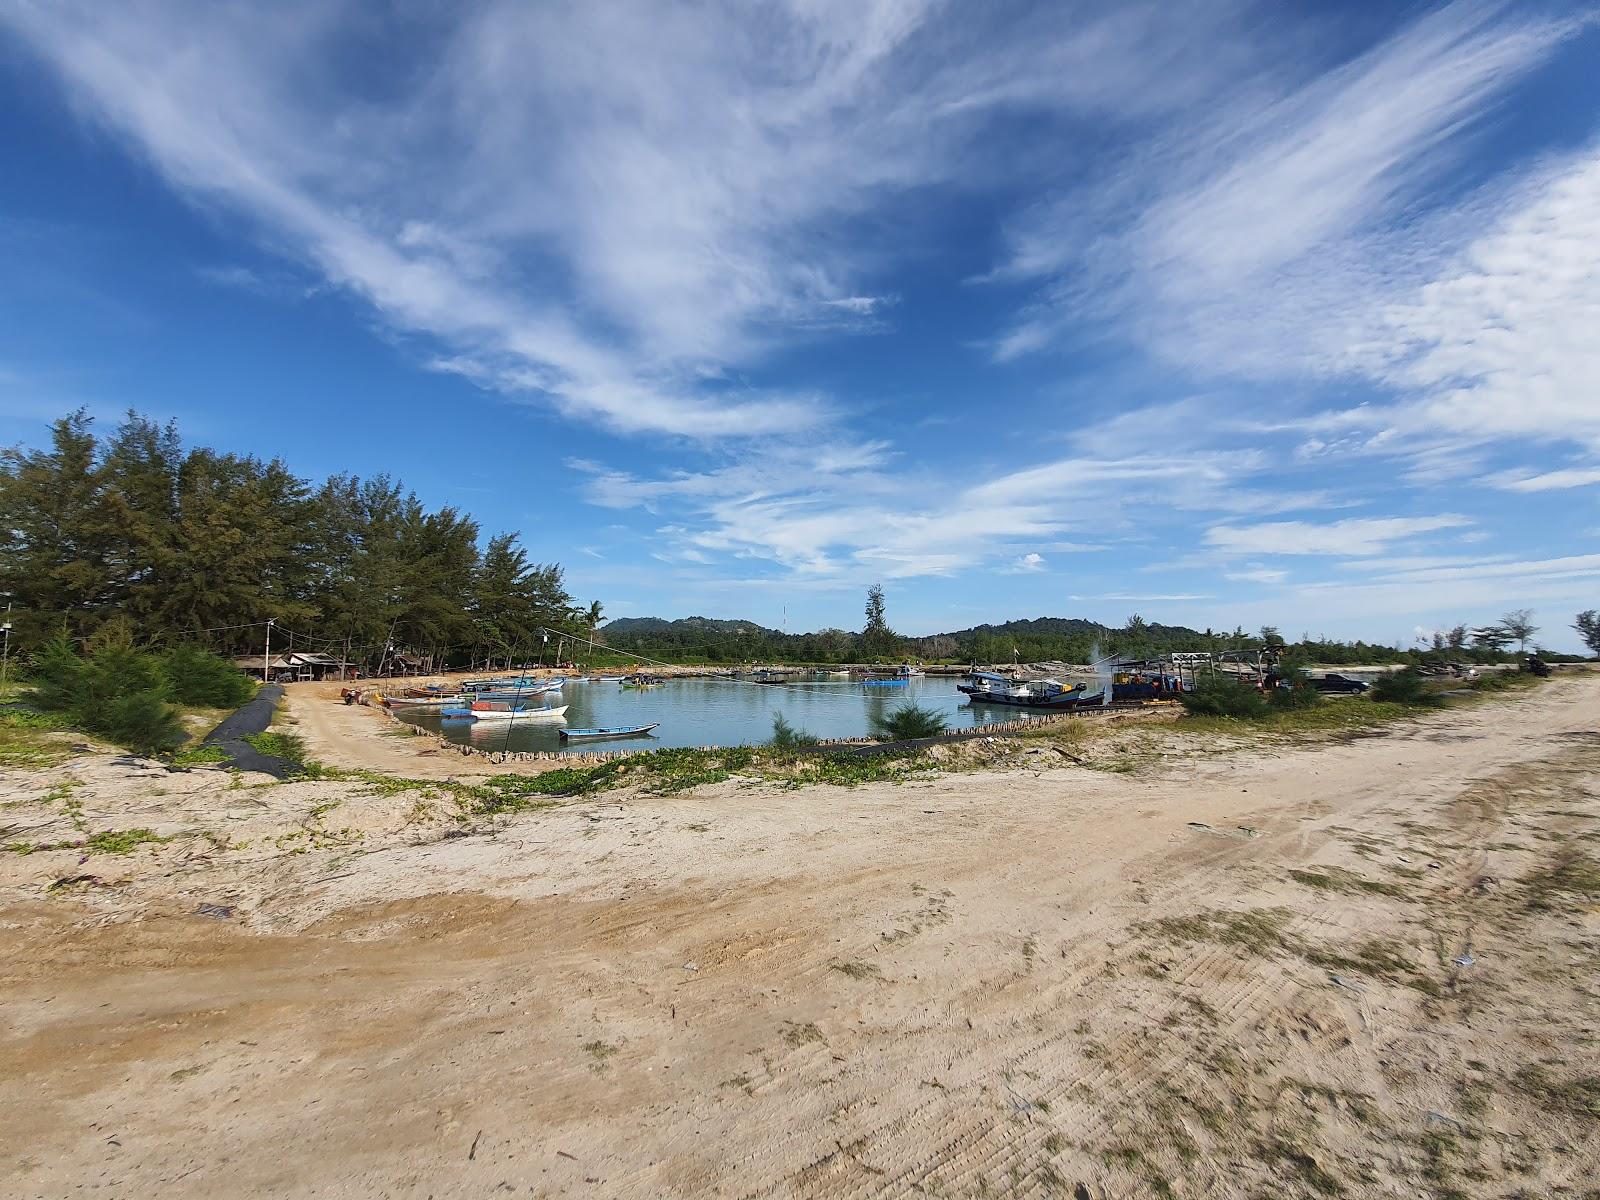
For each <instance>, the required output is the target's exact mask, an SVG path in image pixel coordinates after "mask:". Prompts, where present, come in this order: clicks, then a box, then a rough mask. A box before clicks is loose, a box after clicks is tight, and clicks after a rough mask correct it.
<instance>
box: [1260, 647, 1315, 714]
mask: <svg viewBox="0 0 1600 1200" xmlns="http://www.w3.org/2000/svg"><path fill="white" fill-rule="evenodd" d="M1278 678H1279V679H1281V680H1282V681H1283V686H1280V687H1275V688H1273V689H1272V691H1270V692H1269V693H1267V703H1269V704H1270V705H1272V707H1273V708H1275V709H1277V710H1279V711H1280V712H1292V711H1294V710H1295V709H1301V708H1315V707H1316V706H1317V705H1319V704H1321V703H1322V693H1321V692H1319V691H1317V689H1316V686H1315V685H1314V684H1313V683H1312V682H1311V675H1310V673H1309V672H1308V671H1307V670H1306V668H1305V665H1304V664H1303V663H1301V662H1299V661H1298V660H1297V659H1293V658H1285V659H1284V660H1283V662H1282V663H1281V664H1279V666H1278Z"/></svg>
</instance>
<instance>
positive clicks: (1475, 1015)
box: [0, 673, 1600, 1200]
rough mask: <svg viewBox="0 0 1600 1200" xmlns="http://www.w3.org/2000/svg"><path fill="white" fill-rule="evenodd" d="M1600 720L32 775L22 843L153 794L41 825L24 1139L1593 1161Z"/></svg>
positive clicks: (885, 1161) (8, 1047)
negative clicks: (861, 755)
mask: <svg viewBox="0 0 1600 1200" xmlns="http://www.w3.org/2000/svg"><path fill="white" fill-rule="evenodd" d="M335 694H336V692H335ZM327 707H329V708H330V709H333V710H336V711H337V713H338V714H340V715H341V716H343V715H346V714H349V710H347V709H346V708H345V707H344V706H343V705H340V704H338V702H337V700H334V701H332V702H331V703H329V704H328V705H327ZM366 719H367V720H371V719H373V718H372V716H371V714H369V715H368V717H367V718H366ZM1596 727H1600V676H1596V675H1595V674H1593V673H1585V674H1583V675H1581V676H1579V675H1574V676H1571V677H1567V678H1563V679H1557V680H1555V681H1552V682H1550V683H1548V684H1545V685H1542V686H1540V687H1539V688H1537V689H1533V690H1531V691H1528V692H1522V693H1518V694H1516V695H1515V696H1513V697H1510V698H1491V699H1488V700H1486V701H1485V702H1484V703H1482V704H1478V705H1472V706H1463V707H1458V708H1451V709H1446V710H1443V711H1440V712H1437V713H1432V714H1428V715H1425V716H1421V717H1419V718H1417V719H1415V720H1407V721H1404V722H1399V723H1396V724H1394V725H1391V726H1385V727H1383V728H1382V729H1381V730H1377V731H1373V732H1371V733H1368V734H1363V735H1362V736H1358V737H1345V738H1328V739H1319V740H1315V741H1310V742H1306V743H1297V744H1289V745H1283V744H1278V745H1271V744H1263V745H1261V746H1259V747H1256V751H1255V752H1252V753H1246V754H1239V753H1233V752H1231V751H1232V750H1235V749H1237V748H1238V746H1237V744H1234V745H1231V746H1230V745H1226V744H1224V742H1223V741H1222V740H1220V739H1217V738H1214V737H1200V736H1190V737H1188V738H1187V739H1185V740H1184V741H1183V743H1182V744H1181V745H1180V746H1177V747H1170V748H1171V749H1174V750H1176V751H1177V752H1175V753H1165V754H1156V755H1151V756H1147V757H1145V758H1143V759H1141V760H1139V761H1138V762H1135V763H1133V764H1131V765H1129V766H1127V767H1125V768H1124V767H1119V766H1116V765H1114V764H1113V765H1109V766H1107V767H1106V768H1105V769H1101V770H1085V769H1083V768H1081V767H1079V766H1076V765H1073V764H1072V763H1071V762H1070V761H1069V760H1068V759H1065V758H1063V757H1062V756H1061V755H1060V754H1059V753H1058V752H1057V751H1056V750H1055V749H1052V748H1050V747H1049V746H1046V745H1039V744H1031V743H1030V741H1029V740H1028V739H1017V740H1016V744H1015V745H1013V746H1012V747H1011V750H1012V751H1013V753H1011V755H1010V757H1008V758H1006V759H1005V760H1003V761H1002V762H1000V763H998V764H996V765H994V766H990V767H987V768H984V769H981V770H977V771H966V772H962V773H959V774H955V773H952V774H942V775H940V774H934V775H929V776H927V777H914V778H911V779H908V781H906V782H901V783H896V784H890V783H866V784H862V785H860V786H858V787H854V788H848V789H847V788H840V787H834V786H827V785H814V786H809V787H807V789H806V790H805V791H804V792H803V793H800V794H798V795H797V794H796V793H795V792H794V791H793V790H792V789H790V788H788V787H785V786H783V785H781V784H779V783H765V782H758V781H750V780H742V779H737V778H735V779H729V780H726V781H724V782H721V783H715V784H710V785H702V786H699V787H696V788H694V789H693V790H690V791H684V792H680V793H676V794H671V795H651V794H649V793H647V792H645V791H642V790H639V789H637V788H628V789H623V790H619V791H616V792H608V793H602V794H597V795H593V796H585V797H582V798H578V799H575V800H573V801H571V802H566V803H558V804H555V805H553V806H551V807H547V808H543V809H540V810H537V811H528V812H522V813H518V814H515V815H510V816H481V817H476V818H473V819H471V820H469V821H467V822H465V823H463V822H462V820H461V819H460V816H459V814H458V813H457V811H456V810H455V809H454V807H453V804H452V802H451V798H450V794H449V793H448V791H447V790H444V789H438V788H434V787H430V786H429V785H428V783H427V782H426V781H423V782H421V783H420V784H419V785H417V786H414V787H410V788H404V787H384V786H378V785H375V784H370V783H362V782H359V781H341V780H320V781H295V780H290V781H286V782H282V783H278V782H274V781H272V780H270V779H262V778H259V777H252V776H246V777H244V778H243V781H242V782H241V780H240V778H239V777H237V776H230V775H229V774H228V773H227V772H224V771H221V770H217V769H195V770H192V771H187V772H168V771H165V770H163V769H160V768H159V767H157V766H155V765H154V764H150V763H144V762H141V761H130V760H127V759H126V758H124V757H122V756H119V755H115V754H111V753H96V754H82V755H79V756H77V757H75V758H73V759H72V760H70V761H68V762H66V763H63V764H61V765H60V766H57V767H53V768H48V769H40V770H33V771H22V770H5V771H0V801H3V802H4V803H5V804H6V816H7V820H8V822H10V823H12V824H14V825H16V826H20V827H24V828H26V829H27V830H28V832H27V833H26V835H23V834H17V833H13V834H12V835H10V836H11V837H12V838H13V839H17V838H20V837H22V836H26V837H27V838H28V839H29V840H32V841H37V842H47V841H48V842H55V841H58V840H63V841H64V840H66V839H70V838H73V837H82V836H84V834H83V833H82V832H81V829H80V825H81V827H83V828H87V829H89V830H92V831H100V830H106V829H122V830H129V829H133V828H134V827H140V828H142V829H144V830H146V831H147V832H148V833H149V835H150V837H151V838H153V839H155V840H151V841H148V842H146V843H144V844H141V845H138V846H136V847H134V848H133V849H131V850H130V851H129V852H126V853H94V854H89V853H88V852H86V851H81V850H76V849H49V850H44V849H41V850H38V851H36V852H33V853H28V854H18V853H7V854H3V855H0V960H3V961H5V962H6V964H7V966H6V968H5V971H4V972H3V973H0V1002H3V1003H4V1005H5V1007H6V1011H7V1013H8V1016H9V1017H10V1021H9V1022H8V1027H7V1028H6V1029H4V1030H0V1052H3V1053H5V1054H6V1056H7V1061H8V1062H9V1063H10V1064H11V1065H12V1070H11V1071H9V1072H8V1073H7V1076H6V1078H5V1079H4V1080H3V1081H0V1153H4V1154H5V1156H6V1159H7V1163H8V1168H9V1169H11V1170H13V1171H15V1172H16V1178H17V1180H18V1184H19V1188H18V1190H20V1191H22V1192H26V1193H27V1194H29V1195H35V1196H39V1197H48V1198H54V1197H65V1196H67V1195H69V1194H75V1193H76V1190H78V1189H80V1188H81V1186H82V1183H83V1180H84V1179H85V1178H92V1177H96V1176H97V1175H98V1174H100V1173H104V1172H114V1175H108V1176H107V1178H108V1179H113V1180H114V1182H115V1187H116V1190H118V1191H120V1192H125V1193H127V1194H130V1195H156V1194H159V1195H163V1196H171V1197H175V1198H176V1200H189V1198H191V1197H193V1198H195V1200H198V1198H199V1197H203V1196H204V1197H209V1196H214V1195H219V1194H226V1195H238V1196H258V1195H266V1194H282V1193H283V1192H285V1191H288V1192H292V1193H295V1194H300V1193H310V1192H318V1193H322V1192H326V1193H329V1194H333V1193H339V1194H344V1193H349V1194H374V1193H377V1192H389V1193H394V1194H413V1193H416V1194H428V1193H431V1194H434V1195H436V1196H439V1197H441V1198H443V1197H447V1196H456V1195H461V1196H465V1195H469V1194H471V1195H478V1194H487V1193H488V1192H490V1191H492V1190H494V1189H495V1188H496V1187H498V1186H501V1185H502V1184H504V1185H508V1186H510V1187H512V1188H514V1189H515V1190H516V1191H517V1193H518V1194H526V1193H528V1192H529V1191H532V1192H534V1193H535V1194H538V1193H540V1192H546V1193H557V1192H561V1191H566V1192H568V1193H571V1194H580V1193H590V1192H592V1193H593V1194H601V1193H603V1194H606V1195H614V1196H618V1197H625V1198H629V1200H631V1198H635V1197H637V1198H639V1200H644V1198H645V1197H656V1196H698V1195H706V1194H711V1193H713V1192H721V1193H724V1194H739V1195H746V1194H749V1195H780V1194H791V1193H797V1192H803V1193H805V1194H812V1195H829V1196H832V1195H844V1194H864V1193H867V1192H872V1193H888V1194H905V1193H908V1192H912V1191H914V1190H916V1189H918V1188H920V1189H922V1190H924V1191H927V1192H929V1193H932V1192H935V1191H942V1192H944V1193H946V1194H951V1195H961V1194H979V1193H981V1192H982V1191H984V1190H988V1191H989V1192H990V1193H991V1194H1005V1193H1006V1192H1007V1190H1008V1188H1009V1189H1010V1190H1011V1191H1013V1192H1015V1191H1016V1190H1017V1187H1016V1185H1015V1183H1014V1181H1015V1180H1016V1179H1018V1178H1021V1179H1023V1180H1024V1181H1031V1182H1029V1186H1030V1187H1032V1188H1033V1190H1034V1191H1036V1192H1039V1194H1048V1193H1049V1192H1050V1191H1051V1190H1052V1189H1054V1190H1055V1191H1058V1192H1062V1193H1063V1194H1072V1191H1073V1189H1074V1185H1075V1184H1076V1183H1080V1182H1081V1183H1082V1185H1083V1187H1084V1188H1085V1189H1086V1190H1087V1192H1088V1194H1090V1195H1093V1196H1101V1195H1140V1194H1149V1193H1152V1192H1159V1191H1160V1190H1161V1188H1160V1187H1158V1186H1157V1181H1159V1182H1161V1183H1162V1184H1163V1185H1165V1184H1166V1183H1168V1182H1169V1181H1170V1183H1171V1184H1172V1185H1174V1186H1173V1188H1172V1190H1174V1191H1176V1192H1177V1193H1178V1194H1188V1193H1189V1192H1190V1191H1191V1190H1192V1189H1193V1188H1194V1187H1196V1186H1199V1185H1201V1184H1202V1183H1203V1182H1204V1181H1206V1180H1213V1181H1214V1180H1217V1179H1225V1180H1227V1184H1226V1186H1224V1187H1222V1188H1221V1189H1220V1190H1218V1192H1217V1195H1218V1196H1219V1197H1235V1196H1239V1197H1243V1196H1247V1195H1254V1194H1275V1193H1276V1192H1278V1191H1281V1190H1282V1186H1281V1185H1282V1182H1283V1180H1284V1178H1285V1175H1284V1172H1285V1171H1286V1170H1294V1171H1299V1170H1301V1169H1302V1168H1301V1167H1295V1166H1293V1164H1297V1163H1298V1164H1307V1163H1309V1164H1313V1165H1314V1166H1315V1169H1316V1170H1317V1171H1318V1172H1319V1173H1320V1174H1319V1175H1318V1176H1317V1178H1318V1179H1320V1180H1328V1181H1332V1182H1333V1183H1334V1184H1335V1185H1336V1186H1337V1188H1338V1189H1339V1190H1342V1191H1344V1192H1345V1193H1346V1194H1352V1195H1353V1194H1368V1193H1371V1194H1378V1193H1380V1192H1381V1193H1383V1194H1389V1193H1391V1192H1392V1193H1394V1194H1401V1193H1404V1194H1415V1193H1418V1192H1421V1191H1429V1190H1430V1189H1432V1190H1438V1187H1439V1186H1443V1184H1442V1183H1441V1182H1440V1180H1441V1179H1447V1180H1448V1183H1449V1184H1450V1186H1452V1187H1453V1188H1455V1189H1456V1190H1458V1191H1459V1193H1460V1194H1461V1195H1463V1196H1466V1197H1469V1198H1470V1200H1488V1198H1489V1197H1492V1196H1498V1195H1502V1194H1504V1192H1505V1191H1506V1190H1507V1188H1514V1187H1518V1186H1520V1187H1523V1188H1524V1189H1527V1190H1531V1191H1537V1192H1540V1193H1541V1194H1543V1193H1551V1194H1555V1193H1558V1192H1560V1191H1562V1189H1564V1188H1572V1189H1577V1188H1579V1187H1580V1185H1581V1184H1583V1183H1584V1182H1585V1181H1586V1179H1587V1172H1588V1165H1587V1158H1588V1156H1586V1155H1583V1154H1580V1153H1573V1152H1572V1150H1571V1147H1574V1146H1579V1145H1582V1144H1584V1141H1585V1139H1586V1138H1587V1136H1588V1133H1587V1131H1588V1130H1590V1129H1591V1128H1592V1117H1586V1116H1583V1115H1581V1114H1579V1113H1578V1111H1577V1110H1576V1109H1574V1108H1569V1107H1563V1104H1564V1103H1565V1102H1564V1101H1562V1099H1561V1097H1562V1096H1563V1095H1565V1094H1566V1093H1565V1092H1562V1091H1561V1090H1560V1089H1561V1088H1564V1087H1574V1086H1578V1084H1574V1083H1571V1082H1570V1081H1571V1080H1579V1081H1580V1082H1581V1080H1582V1079H1583V1078H1588V1077H1597V1076H1600V1052H1597V1050H1596V1047H1595V1046H1594V1044H1593V1042H1592V1039H1588V1038H1587V1037H1586V1034H1585V1030H1586V1029H1587V1028H1588V1026H1589V1025H1590V1024H1592V1015H1591V1014H1592V997H1590V996H1589V995H1588V992H1587V991H1586V983H1585V981H1584V980H1583V979H1582V977H1581V975H1580V974H1579V973H1576V972H1574V971H1573V970H1572V968H1571V965H1570V963H1571V961H1572V959H1573V957H1574V956H1579V957H1581V956H1583V955H1584V954H1586V953H1590V952H1592V939H1593V932H1594V920H1593V913H1592V912H1591V911H1590V909H1591V908H1592V906H1593V904H1594V903H1595V902H1596V898H1589V899H1585V897H1584V896H1583V895H1581V894H1578V893H1573V892H1570V891H1564V890H1562V889H1564V888H1571V887H1574V886H1579V885H1578V884H1577V883H1574V882H1573V881H1574V880H1576V879H1579V878H1580V877H1579V876H1575V875H1573V874H1572V873H1571V871H1572V869H1571V867H1570V864H1571V863H1572V862H1575V861H1581V862H1587V861H1590V860H1592V859H1593V857H1594V852H1593V850H1592V848H1591V847H1592V843H1591V842H1590V841H1589V840H1587V839H1588V838H1589V836H1590V835H1591V834H1592V832H1593V829H1594V822H1595V821H1596V820H1600V793H1597V791H1596V789H1595V786H1594V780H1595V778H1597V777H1600V745H1597V744H1596V743H1595V741H1594V739H1593V730H1594V729H1595V728H1596ZM1133 733H1134V734H1136V735H1137V734H1139V733H1140V731H1138V730H1134V731H1133ZM364 734H365V735H370V728H367V729H365V730H364ZM1162 744H1163V745H1166V743H1162ZM420 761H426V760H420ZM453 765H459V764H453ZM408 773H415V772H408ZM62 796H70V797H71V798H72V800H73V802H74V803H73V805H71V806H69V805H67V804H65V803H64V801H63V800H62V799H61V797H62ZM75 823H78V824H75ZM1585 854H1587V855H1588V856H1589V857H1588V858H1587V859H1585V858H1583V857H1582V856H1583V855H1585ZM1574 856H1577V857H1574ZM85 858H87V861H84V860H85ZM1564 863H1565V864H1569V865H1568V866H1566V867H1563V866H1562V864H1564ZM1562 871H1566V872H1567V873H1566V874H1562V873H1561V872H1562ZM64 881H65V882H64ZM1586 947H1587V950H1586ZM1457 960H1460V961H1457ZM1463 962H1466V963H1467V964H1468V965H1462V963H1463ZM1330 979H1331V980H1333V982H1330ZM1339 980H1343V981H1344V983H1343V984H1341V983H1339V982H1338V981H1339ZM1541 1089H1542V1090H1541ZM335 1111H340V1112H345V1111H382V1112H383V1113H384V1119H383V1120H382V1121H381V1122H378V1121H336V1120H331V1119H329V1117H330V1114H331V1113H333V1112H335ZM1426 1112H1437V1113H1441V1114H1444V1117H1445V1118H1446V1119H1447V1120H1448V1121H1451V1122H1455V1125H1438V1124H1437V1123H1436V1122H1430V1123H1428V1124H1427V1126H1426V1128H1424V1122H1423V1118H1422V1116H1421V1114H1423V1113H1426ZM108 1113H114V1114H115V1122H114V1124H111V1123H108V1121H107V1116H106V1114H108ZM1286 1115H1292V1116H1293V1120H1292V1121H1291V1120H1288V1119H1287V1116H1286ZM1457 1125H1458V1126H1460V1129H1461V1130H1462V1131H1463V1132H1461V1133H1459V1134H1457V1133H1453V1132H1452V1131H1453V1130H1454V1129H1455V1127H1456V1126H1457ZM622 1127H625V1128H627V1129H628V1130H630V1131H631V1132H630V1134H629V1136H628V1137H626V1138H619V1137H618V1136H617V1135H616V1130H617V1129H618V1128H622ZM1447 1136H1448V1137H1450V1138H1451V1139H1452V1140H1451V1141H1450V1145H1449V1148H1448V1149H1446V1150H1439V1149H1438V1147H1437V1146H1435V1145H1434V1142H1436V1141H1437V1139H1438V1138H1441V1137H1447ZM108 1138H109V1139H111V1140H113V1141H115V1142H116V1143H117V1144H116V1145H111V1144H110V1143H109V1142H108V1140H107V1139H108ZM1427 1138H1433V1139H1434V1141H1433V1142H1429V1141H1425V1139H1427ZM841 1145H842V1146H844V1147H847V1148H848V1151H847V1152H846V1153H840V1151H839V1147H840V1146H841ZM726 1146H736V1147H738V1148H739V1153H738V1154H737V1155H733V1156H729V1155H727V1154H725V1153H722V1152H721V1150H720V1148H721V1147H726ZM1130 1146H1131V1147H1136V1148H1137V1150H1138V1153H1137V1155H1132V1154H1129V1153H1126V1152H1125V1151H1126V1148H1127V1147H1130ZM1430 1146H1433V1147H1434V1149H1433V1150H1430V1149H1429V1147H1430ZM197 1147H204V1148H205V1149H204V1152H203V1153H201V1152H199V1151H197V1149H196V1148H197ZM288 1147H293V1148H294V1152H293V1153H292V1154H289V1153H286V1148H288ZM1286 1162H1287V1163H1289V1164H1290V1166H1288V1167H1286V1166H1285V1163H1286ZM1303 1169H1304V1170H1310V1169H1311V1168H1310V1167H1304V1168H1303ZM1295 1178H1298V1176H1295ZM586 1179H592V1180H595V1181H598V1182H595V1183H585V1182H584V1181H585V1180H586ZM1050 1180H1066V1181H1067V1182H1066V1184H1065V1185H1061V1186H1058V1185H1057V1184H1055V1183H1050V1182H1048V1181H1050ZM980 1185H982V1186H980ZM1035 1185H1036V1186H1035ZM1063 1189H1064V1190H1063ZM1322 1190H1324V1191H1327V1190H1328V1189H1326V1188H1324V1189H1322Z"/></svg>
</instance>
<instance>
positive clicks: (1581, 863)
mask: <svg viewBox="0 0 1600 1200" xmlns="http://www.w3.org/2000/svg"><path fill="white" fill-rule="evenodd" d="M1522 886H1523V890H1524V892H1525V894H1526V896H1527V906H1528V908H1529V909H1530V910H1532V911H1534V912H1550V911H1552V910H1555V909H1560V908H1570V907H1572V906H1573V905H1574V904H1587V903H1593V902H1594V901H1595V900H1600V863H1597V862H1596V861H1595V860H1594V859H1592V858H1590V857H1589V856H1588V855H1587V854H1585V853H1584V852H1583V851H1582V850H1567V851H1563V852H1562V853H1561V854H1560V855H1559V856H1557V858H1556V860H1555V861H1554V862H1553V863H1551V864H1550V865H1549V866H1548V867H1545V868H1543V869H1542V870H1538V871H1535V872H1534V873H1533V874H1531V875H1528V876H1526V877H1525V878H1524V879H1523V880H1522Z"/></svg>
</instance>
